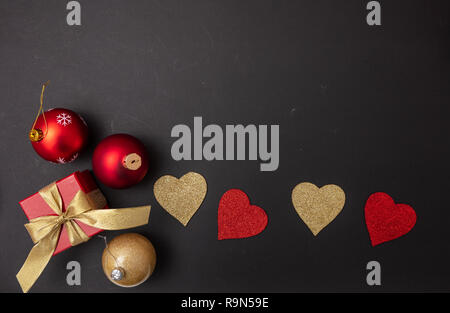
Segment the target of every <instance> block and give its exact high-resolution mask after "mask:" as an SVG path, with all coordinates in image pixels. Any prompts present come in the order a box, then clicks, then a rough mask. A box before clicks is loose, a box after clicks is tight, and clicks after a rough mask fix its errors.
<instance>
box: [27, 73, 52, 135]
mask: <svg viewBox="0 0 450 313" xmlns="http://www.w3.org/2000/svg"><path fill="white" fill-rule="evenodd" d="M48 84H50V81H49V80H48V81H47V82H45V83H44V84H43V85H42V91H41V105H40V107H39V110H38V113H37V115H36V118H35V120H34V123H33V126H31V130H30V132H29V134H28V137H29V138H30V140H31V141H32V142H37V141H39V140H41V139H42V138H44V137H45V135H47V129H48V127H47V120H46V119H45V114H44V107H43V104H44V91H45V87H47V86H48ZM41 112H42V117H43V118H44V122H45V134H44V133H43V132H42V130H41V129H38V128H34V126H36V122H37V120H38V118H39V115H40V114H41Z"/></svg>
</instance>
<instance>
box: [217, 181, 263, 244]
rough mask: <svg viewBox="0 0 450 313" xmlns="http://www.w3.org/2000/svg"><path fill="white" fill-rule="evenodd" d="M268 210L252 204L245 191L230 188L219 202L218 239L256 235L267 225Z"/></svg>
mask: <svg viewBox="0 0 450 313" xmlns="http://www.w3.org/2000/svg"><path fill="white" fill-rule="evenodd" d="M267 221H268V218H267V214H266V212H265V211H264V210H263V209H261V208H260V207H258V206H256V205H251V204H250V200H249V199H248V197H247V195H246V194H245V192H243V191H242V190H239V189H230V190H228V191H227V192H225V193H224V195H223V196H222V198H221V199H220V202H219V210H218V214H217V224H218V239H219V240H223V239H238V238H247V237H252V236H255V235H257V234H259V233H261V232H262V231H263V230H264V228H266V226H267Z"/></svg>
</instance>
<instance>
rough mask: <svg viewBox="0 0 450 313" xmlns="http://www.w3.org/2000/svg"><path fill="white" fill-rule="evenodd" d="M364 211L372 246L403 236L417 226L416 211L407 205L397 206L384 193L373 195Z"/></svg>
mask: <svg viewBox="0 0 450 313" xmlns="http://www.w3.org/2000/svg"><path fill="white" fill-rule="evenodd" d="M364 211H365V216H366V225H367V230H368V231H369V236H370V241H371V242H372V246H376V245H379V244H380V243H383V242H386V241H390V240H393V239H396V238H398V237H400V236H403V235H405V234H407V233H408V232H409V231H410V230H411V229H412V228H413V227H414V225H415V224H416V219H417V216H416V212H415V211H414V209H413V208H412V207H410V206H409V205H407V204H395V202H394V200H393V199H392V198H391V197H390V196H389V195H388V194H386V193H384V192H376V193H374V194H372V195H371V196H370V197H369V199H367V202H366V206H365V208H364Z"/></svg>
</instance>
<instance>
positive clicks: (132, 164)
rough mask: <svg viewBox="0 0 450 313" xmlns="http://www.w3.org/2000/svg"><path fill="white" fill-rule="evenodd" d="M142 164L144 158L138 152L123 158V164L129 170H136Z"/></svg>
mask: <svg viewBox="0 0 450 313" xmlns="http://www.w3.org/2000/svg"><path fill="white" fill-rule="evenodd" d="M141 165H142V158H141V156H140V155H139V154H137V153H130V154H128V155H126V156H125V157H124V158H123V166H124V167H125V168H127V169H129V170H132V171H136V170H138V169H139V168H140V167H141Z"/></svg>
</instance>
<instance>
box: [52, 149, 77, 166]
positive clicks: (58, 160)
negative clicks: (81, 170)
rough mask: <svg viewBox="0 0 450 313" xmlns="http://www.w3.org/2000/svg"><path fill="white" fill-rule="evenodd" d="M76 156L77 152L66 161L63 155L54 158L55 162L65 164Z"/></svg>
mask: <svg viewBox="0 0 450 313" xmlns="http://www.w3.org/2000/svg"><path fill="white" fill-rule="evenodd" d="M76 158H78V152H77V153H75V154H74V155H72V156H71V157H70V159H69V160H68V161H67V160H66V159H65V158H63V157H59V158H57V159H56V162H58V163H60V164H66V163H70V162H73V161H75V159H76Z"/></svg>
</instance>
